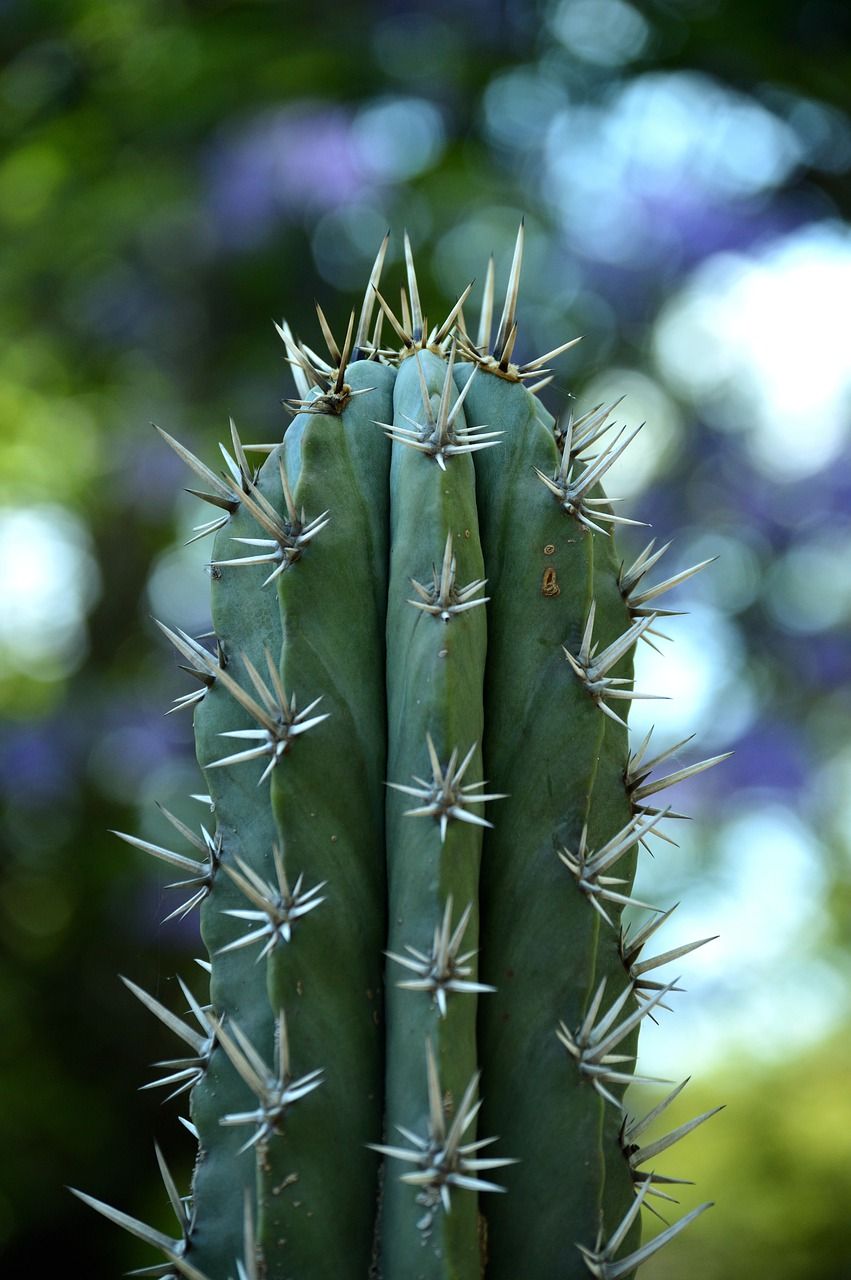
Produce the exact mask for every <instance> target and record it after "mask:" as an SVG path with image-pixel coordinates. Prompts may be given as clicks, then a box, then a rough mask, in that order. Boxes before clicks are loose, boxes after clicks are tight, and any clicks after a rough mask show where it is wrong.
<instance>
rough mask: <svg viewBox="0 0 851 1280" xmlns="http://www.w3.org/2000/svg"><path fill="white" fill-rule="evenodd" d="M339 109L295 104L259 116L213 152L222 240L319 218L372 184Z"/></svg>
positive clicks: (246, 241)
mask: <svg viewBox="0 0 851 1280" xmlns="http://www.w3.org/2000/svg"><path fill="white" fill-rule="evenodd" d="M351 129H352V127H351V117H350V115H349V113H348V112H346V111H343V110H340V109H339V108H334V107H328V106H321V105H318V104H317V105H314V104H311V103H297V104H293V105H290V106H286V107H281V108H279V109H277V110H274V111H267V112H265V113H264V114H262V115H259V116H255V117H254V118H253V119H252V120H250V121H249V122H247V123H246V124H244V125H243V126H242V127H240V128H237V129H233V130H231V131H229V132H228V133H227V134H225V135H223V136H222V137H221V138H220V139H219V141H218V142H217V143H216V144H215V145H214V146H213V148H212V150H211V151H210V152H209V154H208V156H207V163H206V170H207V173H206V176H207V190H208V197H207V198H208V202H209V206H210V209H211V212H212V214H213V218H214V221H215V224H216V226H217V228H218V231H219V235H220V238H221V242H222V244H223V245H224V246H226V247H229V248H249V247H254V246H256V245H258V244H259V243H261V242H262V241H263V239H264V238H265V237H266V236H267V235H268V234H269V233H270V231H271V230H272V229H273V228H274V226H275V225H276V223H278V222H280V221H285V220H292V219H293V218H296V217H300V216H301V215H303V214H310V215H311V216H312V217H315V216H316V215H317V214H319V213H321V212H323V211H324V210H326V209H333V208H336V207H337V206H338V205H340V204H343V203H345V202H347V201H350V200H353V199H355V198H356V197H357V196H359V195H361V194H362V193H363V191H364V190H365V189H366V188H367V187H368V186H369V185H370V180H369V177H368V175H367V173H366V172H365V169H364V167H363V165H362V164H361V162H360V160H359V158H358V156H357V153H356V149H355V147H354V145H353V141H352V131H351Z"/></svg>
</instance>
